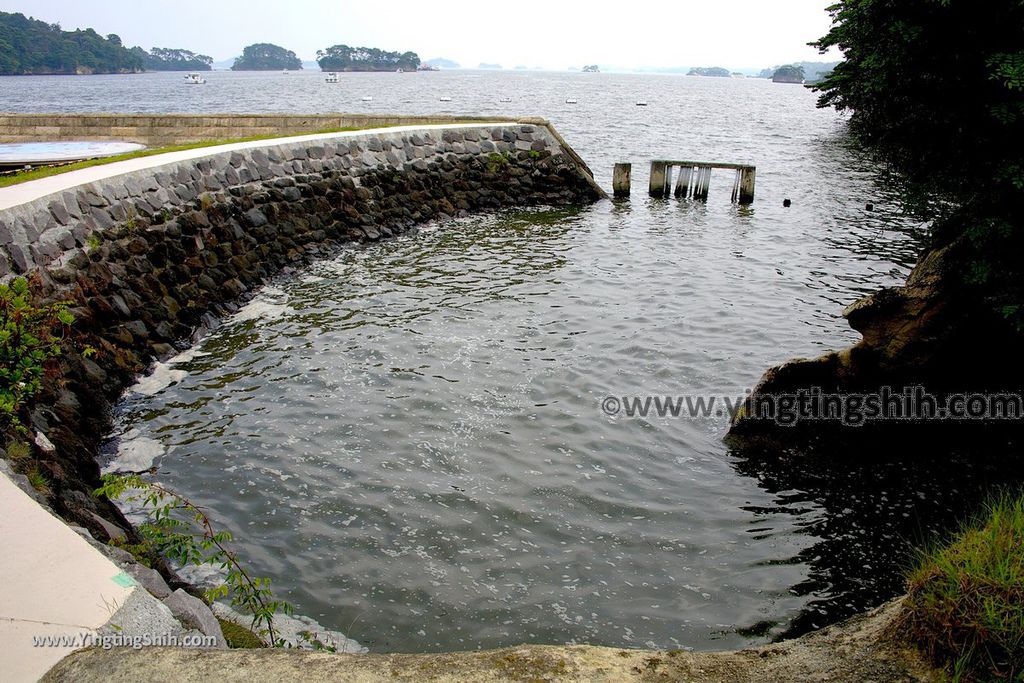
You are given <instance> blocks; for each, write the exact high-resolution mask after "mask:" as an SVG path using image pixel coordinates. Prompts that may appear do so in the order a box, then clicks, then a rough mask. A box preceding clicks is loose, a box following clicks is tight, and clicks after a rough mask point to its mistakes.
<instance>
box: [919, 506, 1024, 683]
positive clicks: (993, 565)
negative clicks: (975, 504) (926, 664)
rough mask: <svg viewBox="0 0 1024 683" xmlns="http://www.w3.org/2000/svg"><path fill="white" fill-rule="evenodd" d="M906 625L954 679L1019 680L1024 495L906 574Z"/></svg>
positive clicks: (1022, 674) (991, 511) (1023, 648)
mask: <svg viewBox="0 0 1024 683" xmlns="http://www.w3.org/2000/svg"><path fill="white" fill-rule="evenodd" d="M909 593H910V595H909V598H908V600H907V602H906V606H907V608H908V614H907V623H908V625H909V627H910V629H911V634H912V636H913V637H914V639H915V640H916V641H917V642H918V643H919V644H920V645H921V646H922V647H923V648H924V650H925V651H926V652H927V653H928V654H929V655H930V656H931V657H932V658H933V659H934V661H935V662H936V663H937V664H939V665H941V666H945V667H946V668H947V669H948V670H949V672H950V674H951V675H952V677H953V680H954V681H1024V496H1018V497H1010V496H1003V497H1000V498H997V499H995V500H994V501H993V502H991V503H989V504H988V505H987V506H986V509H985V514H984V516H983V517H982V518H980V519H979V520H977V521H975V522H974V523H971V524H968V525H966V526H965V527H964V528H963V529H962V530H961V531H960V532H959V533H958V534H957V535H956V536H955V537H954V538H953V539H952V541H951V542H950V543H948V544H947V545H943V546H939V547H935V548H931V549H929V550H926V551H924V552H922V554H921V558H920V560H919V562H918V564H917V566H916V568H915V569H914V570H913V571H912V572H911V574H910V576H909Z"/></svg>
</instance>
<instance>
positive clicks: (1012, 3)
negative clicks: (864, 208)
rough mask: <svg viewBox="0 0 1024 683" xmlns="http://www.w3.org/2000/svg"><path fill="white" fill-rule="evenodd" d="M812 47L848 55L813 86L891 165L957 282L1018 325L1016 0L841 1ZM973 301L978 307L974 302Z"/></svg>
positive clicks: (1021, 5) (1022, 319) (1023, 238)
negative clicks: (957, 256) (961, 251)
mask: <svg viewBox="0 0 1024 683" xmlns="http://www.w3.org/2000/svg"><path fill="white" fill-rule="evenodd" d="M828 11H829V12H830V13H831V15H832V20H833V23H832V28H831V30H830V31H829V33H828V34H827V35H826V36H824V37H823V38H821V39H820V40H819V41H817V42H816V43H813V45H814V46H816V47H818V48H819V49H820V50H822V51H825V50H828V49H830V48H834V47H837V48H839V49H840V50H842V51H843V54H844V55H845V57H846V59H845V61H843V62H842V63H840V64H839V65H838V66H836V68H835V69H834V70H833V71H832V73H831V74H830V75H829V76H828V77H826V78H825V79H824V80H822V81H821V82H820V83H818V84H816V85H815V86H814V89H815V90H817V91H819V92H821V97H820V98H819V106H822V107H827V106H833V107H835V108H837V109H839V110H845V111H849V112H850V113H851V118H850V124H851V129H852V131H853V132H854V133H855V134H856V135H857V136H858V138H859V139H860V140H862V141H864V142H865V143H867V144H868V145H869V146H871V147H873V148H874V149H875V150H876V151H877V152H878V154H879V156H880V158H881V159H883V160H884V161H886V162H888V163H889V164H890V166H891V167H892V168H893V169H895V170H896V171H898V172H899V176H900V177H901V178H902V181H903V185H904V188H905V189H906V190H908V193H907V196H908V197H909V198H910V199H911V202H910V205H911V206H912V207H914V208H915V209H917V210H919V211H923V213H924V214H925V215H926V216H927V217H930V218H938V219H940V220H938V221H937V222H936V227H935V230H934V239H935V241H936V243H937V244H949V243H952V242H953V241H954V240H955V241H957V242H958V244H961V245H964V248H965V249H966V252H965V254H966V255H965V257H964V258H965V259H966V262H965V263H964V264H963V272H962V273H961V274H960V275H959V278H960V284H961V285H962V287H963V291H964V292H969V293H970V296H972V297H973V300H974V301H976V302H977V305H978V306H979V307H981V306H985V307H988V309H989V310H992V311H995V312H996V313H997V314H998V315H1001V316H1002V317H1003V318H1004V319H1005V320H1007V321H1008V322H1009V323H1010V324H1011V325H1012V326H1013V327H1014V328H1016V330H1017V331H1018V332H1022V333H1024V259H1022V258H1021V255H1022V254H1024V230H1022V229H1021V227H1022V226H1021V219H1020V215H1021V214H1020V208H1019V207H1020V202H1021V200H1022V199H1024V0H970V1H968V0H840V1H839V2H837V3H836V4H835V5H832V6H831V7H830V8H829V10H828ZM979 310H980V309H979Z"/></svg>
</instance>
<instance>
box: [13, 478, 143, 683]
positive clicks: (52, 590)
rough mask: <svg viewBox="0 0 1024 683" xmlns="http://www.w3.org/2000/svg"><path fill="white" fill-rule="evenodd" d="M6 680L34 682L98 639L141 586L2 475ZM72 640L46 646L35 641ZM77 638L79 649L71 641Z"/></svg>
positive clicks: (76, 644)
mask: <svg viewBox="0 0 1024 683" xmlns="http://www.w3.org/2000/svg"><path fill="white" fill-rule="evenodd" d="M0 542H2V543H3V546H4V547H3V553H2V555H0V679H3V680H4V681H10V682H12V683H13V682H16V681H35V680H38V679H39V678H40V677H42V675H43V674H44V673H46V671H47V670H48V669H49V668H50V667H52V666H53V665H54V664H56V663H57V662H58V661H60V660H61V659H62V658H63V657H65V656H66V655H68V654H70V653H71V652H73V651H74V650H77V649H79V648H80V647H82V645H83V644H88V643H84V642H83V640H84V639H86V638H88V637H89V635H95V634H96V633H97V631H98V629H99V628H100V627H102V626H103V625H104V624H106V623H107V622H108V621H110V618H111V616H112V615H113V613H114V612H115V611H116V610H117V609H118V608H119V607H120V606H121V605H124V603H125V601H126V600H127V599H128V597H129V596H130V595H131V594H132V593H133V592H134V591H135V590H137V589H136V584H135V582H134V581H133V580H132V579H131V577H129V576H128V575H127V574H125V573H124V572H122V571H121V569H120V568H119V567H118V566H117V565H115V564H114V563H113V562H111V561H110V560H109V559H107V558H106V557H104V556H103V555H102V554H101V553H100V552H99V551H98V550H96V549H95V548H93V547H92V546H91V545H89V543H88V542H87V541H86V540H85V539H84V538H82V537H81V536H79V535H78V534H77V533H75V532H74V531H73V530H72V529H71V528H70V527H68V526H67V525H66V524H65V523H64V522H63V521H61V520H60V519H58V518H56V517H54V516H53V515H51V514H50V513H49V512H47V511H46V510H44V509H43V508H42V507H40V506H39V504H37V503H36V502H35V501H34V500H32V499H31V498H29V497H28V495H27V494H26V493H25V492H24V491H22V490H21V489H20V488H18V487H17V486H16V485H15V484H14V482H12V481H11V480H10V479H8V478H7V476H6V475H4V474H2V473H0ZM46 636H54V637H58V638H59V637H61V636H67V637H68V639H67V640H66V641H65V642H63V643H60V642H51V643H48V644H46V646H39V645H38V644H34V643H33V639H34V638H42V637H46ZM74 639H78V640H77V643H75V642H73V640H74Z"/></svg>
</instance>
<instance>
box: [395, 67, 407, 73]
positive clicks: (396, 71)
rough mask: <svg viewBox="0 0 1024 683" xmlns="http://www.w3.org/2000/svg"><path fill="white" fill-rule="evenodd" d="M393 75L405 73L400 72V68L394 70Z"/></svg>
mask: <svg viewBox="0 0 1024 683" xmlns="http://www.w3.org/2000/svg"><path fill="white" fill-rule="evenodd" d="M395 73H396V74H401V73H405V72H404V71H402V67H398V68H397V69H395Z"/></svg>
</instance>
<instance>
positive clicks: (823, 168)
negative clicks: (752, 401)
mask: <svg viewBox="0 0 1024 683" xmlns="http://www.w3.org/2000/svg"><path fill="white" fill-rule="evenodd" d="M179 80H180V74H153V75H144V76H127V77H125V76H119V77H79V78H62V77H47V78H27V77H26V78H17V79H12V78H5V79H0V95H2V96H3V100H4V103H5V108H8V109H20V110H24V111H57V110H75V111H77V110H83V109H85V110H93V111H135V110H138V111H156V112H162V111H186V112H217V111H388V112H394V111H398V112H405V113H430V112H439V111H446V110H448V111H451V112H453V113H473V114H527V115H541V116H545V117H548V118H550V119H551V120H552V121H553V122H554V124H555V125H556V127H557V128H558V130H559V131H560V132H561V133H562V134H563V135H564V136H565V137H566V139H567V140H568V141H569V142H570V143H571V144H572V145H573V146H574V147H575V148H576V150H577V151H578V152H580V154H581V155H582V156H583V157H584V158H585V159H586V160H587V161H588V162H589V163H590V165H591V166H592V167H593V169H594V171H595V174H596V176H597V178H598V180H599V182H601V183H602V184H603V185H604V186H606V187H607V186H608V185H609V183H610V175H611V166H612V164H613V163H614V162H615V161H622V160H629V161H633V162H634V195H633V199H632V201H630V202H624V203H612V202H610V201H604V202H600V203H597V204H595V205H593V206H589V207H584V208H580V209H574V210H537V211H529V212H508V213H501V214H497V215H486V216H479V217H474V218H471V219H463V220H459V221H455V222H451V223H444V224H433V225H429V226H425V227H424V228H423V229H422V230H420V231H418V232H416V233H414V234H409V235H407V236H404V237H401V238H399V239H395V240H391V241H388V242H384V243H379V244H374V245H371V246H366V247H352V248H349V249H346V250H345V251H343V252H342V253H340V254H339V255H338V256H337V257H336V258H334V259H332V260H330V261H326V262H321V263H318V264H316V265H314V266H313V267H311V268H310V269H309V270H308V271H306V272H304V273H303V274H301V275H300V276H297V277H294V278H291V279H285V280H282V281H280V282H279V283H277V284H276V285H275V286H274V287H271V288H268V289H267V290H265V291H264V292H263V293H262V294H261V295H260V296H259V297H258V298H257V299H256V300H255V301H253V302H251V303H250V304H248V305H247V306H246V307H245V308H244V309H243V310H242V311H241V312H240V314H239V315H237V316H236V317H235V318H233V319H232V320H229V321H227V323H226V324H225V325H224V326H223V327H222V328H221V329H220V330H219V331H217V332H216V333H215V334H213V335H211V336H210V337H208V338H207V339H205V340H204V341H203V342H202V343H201V344H200V345H199V347H198V353H197V354H196V355H194V356H192V357H191V358H190V359H185V360H183V361H182V362H180V363H178V364H176V365H175V366H174V370H175V371H176V372H173V373H169V376H170V377H171V379H173V380H175V382H174V383H173V384H172V385H171V386H169V387H167V388H164V389H163V390H161V391H159V392H157V393H155V395H143V394H137V393H136V394H132V395H130V396H129V397H127V398H126V400H125V402H124V404H123V406H122V413H121V415H120V417H119V421H120V428H121V430H122V431H123V432H125V433H126V434H125V438H124V439H122V442H121V456H122V460H121V462H129V461H132V459H131V458H129V457H128V456H135V458H134V461H133V462H135V463H136V464H138V463H139V462H140V461H144V460H145V459H146V457H151V456H154V455H155V456H156V464H157V465H158V467H159V474H158V477H159V479H160V480H161V481H162V482H164V483H165V484H167V485H169V486H171V487H172V488H174V489H176V490H179V491H181V492H183V493H186V494H187V495H189V496H191V497H192V498H193V499H194V500H196V501H197V502H199V503H201V504H203V505H206V506H208V507H209V509H210V510H211V512H212V513H213V515H214V517H215V518H216V519H217V520H219V521H220V522H221V523H222V524H224V525H225V526H226V527H228V528H230V529H232V530H234V531H235V532H236V533H237V536H238V538H239V542H240V544H241V546H242V550H243V553H244V554H245V556H246V557H248V558H250V560H251V562H252V564H253V565H254V567H255V568H256V571H257V572H259V573H262V574H266V575H269V576H272V577H273V579H274V581H275V584H276V586H277V588H278V591H279V592H280V594H281V595H282V597H284V598H286V599H288V600H290V601H292V602H293V603H294V604H295V605H296V607H297V609H298V611H300V612H302V613H305V614H309V615H311V616H313V617H315V618H317V619H318V620H319V621H320V622H321V623H323V624H324V625H325V626H328V627H330V628H334V629H339V630H342V631H344V632H346V633H347V634H349V635H350V636H352V637H354V638H356V639H358V640H360V641H361V642H362V643H363V644H364V645H367V646H369V647H370V648H372V649H376V650H397V651H423V650H439V649H451V648H476V647H494V646H500V645H508V644H514V643H521V642H589V643H595V644H606V645H614V646H651V647H665V648H673V647H694V648H698V649H712V648H724V647H732V646H741V645H747V644H751V643H755V642H763V641H764V640H765V639H767V638H770V637H773V636H778V635H780V634H782V633H786V632H799V631H801V630H805V629H807V628H811V627H813V626H815V625H821V624H824V623H827V622H828V621H829V620H833V619H836V618H838V617H840V616H844V615H845V614H848V613H851V612H853V611H856V610H859V609H862V608H864V607H866V606H869V605H872V604H875V603H877V602H878V601H880V600H881V599H883V598H884V597H886V596H888V595H891V594H892V593H893V592H895V591H896V590H898V588H899V578H898V577H899V574H898V571H897V568H898V565H899V563H900V562H901V561H902V560H903V558H904V557H905V554H904V551H905V546H906V541H907V540H909V539H911V538H913V537H915V536H919V535H920V533H919V532H921V531H922V530H924V529H926V528H928V527H929V525H931V524H935V523H936V520H939V519H946V518H947V517H948V516H949V515H951V514H955V513H957V512H959V511H960V509H961V508H962V506H963V503H962V501H961V497H962V496H964V495H966V493H965V492H966V491H967V490H968V489H971V490H973V489H980V488H983V487H984V480H985V477H986V476H987V475H985V474H979V475H977V477H976V479H977V481H975V480H973V479H970V478H969V477H961V475H957V476H958V477H961V478H960V479H959V482H960V483H959V488H957V487H953V489H952V492H950V487H949V486H948V481H949V479H948V478H944V477H948V476H951V475H945V474H942V473H938V472H935V471H932V470H930V469H928V468H925V469H926V470H927V471H924V472H921V471H920V470H921V469H922V468H916V469H915V472H914V474H913V475H912V476H911V475H910V474H908V473H907V472H905V471H903V469H902V468H900V467H899V466H892V467H890V468H882V469H879V468H877V467H870V468H868V467H863V468H860V469H858V468H857V467H856V464H855V463H854V464H852V465H851V469H850V470H849V471H845V472H844V473H842V474H837V473H829V472H818V473H814V472H810V473H808V472H793V471H790V470H787V469H782V470H772V469H771V468H770V467H769V466H760V465H754V464H751V463H749V462H746V461H742V460H740V459H738V458H735V457H733V456H732V455H730V454H729V453H728V452H727V450H726V449H725V447H724V446H723V444H722V443H721V438H722V436H723V434H724V433H725V430H726V426H727V418H726V417H724V416H713V417H709V418H705V419H699V420H684V419H657V418H652V419H649V420H643V419H629V418H625V417H618V418H610V417H608V416H606V415H605V414H604V413H602V410H601V401H602V399H603V398H604V397H606V396H624V395H647V394H654V395H665V394H668V395H680V394H687V395H698V394H712V395H717V394H722V393H724V394H727V395H742V392H743V391H744V390H745V389H746V388H748V387H750V386H752V385H753V384H754V383H755V382H756V380H757V379H758V377H759V376H760V374H761V372H762V371H763V370H764V369H765V368H766V367H767V366H769V365H771V364H775V363H778V362H780V361H783V360H785V359H786V358H788V357H791V356H798V355H815V354H818V353H821V352H823V351H825V350H827V349H831V348H835V347H838V346H841V345H845V344H848V343H850V342H853V341H855V340H856V338H857V336H856V334H855V333H853V332H852V331H851V330H850V329H849V328H848V327H847V325H846V324H845V322H844V321H843V320H842V319H841V318H840V317H839V314H840V311H841V310H842V308H843V306H845V305H846V304H848V303H850V302H852V301H853V300H855V299H856V298H858V297H859V296H861V295H862V294H864V293H867V292H870V291H872V290H875V289H877V288H879V287H882V286H889V285H894V284H897V283H899V282H900V281H901V280H902V278H903V277H905V275H906V273H907V272H908V269H909V266H910V265H911V264H912V262H913V260H914V258H915V256H916V254H917V251H918V248H919V246H920V244H921V239H922V237H923V235H924V228H923V227H922V226H919V225H918V224H917V223H916V222H915V221H914V220H912V219H910V218H908V217H905V216H903V215H901V214H900V212H899V210H898V208H897V206H896V203H895V200H894V198H893V197H892V196H891V195H890V194H888V193H887V191H886V190H885V188H884V187H882V186H881V185H880V183H879V182H878V178H877V176H876V173H875V170H874V169H873V168H872V166H871V164H870V163H869V162H868V161H867V159H866V158H864V157H862V156H861V155H859V154H858V153H857V152H856V151H855V149H853V148H852V147H851V146H850V145H849V143H848V142H847V141H846V140H845V139H844V137H843V131H844V125H843V121H842V119H841V118H840V117H839V116H838V115H836V114H835V113H833V112H830V111H819V110H816V109H815V107H814V95H813V94H812V93H810V92H808V91H806V90H804V89H802V88H800V87H794V86H784V85H774V84H772V83H769V82H766V81H761V80H731V79H707V78H705V79H702V78H688V77H679V76H639V75H611V74H548V73H512V72H500V73H484V72H449V73H444V72H442V73H428V74H402V75H398V74H351V75H342V77H341V83H339V84H338V85H330V84H326V83H324V82H323V79H322V76H321V75H319V74H308V73H307V74H297V73H292V74H276V73H275V74H231V73H221V72H218V73H212V74H210V75H209V83H208V84H207V85H205V86H198V87H196V86H188V87H186V86H184V85H180V84H179ZM365 95H370V96H373V98H374V99H373V101H372V102H370V103H362V102H360V98H361V97H362V96H365ZM442 95H446V96H450V97H451V98H452V102H450V103H440V102H439V101H438V98H439V97H440V96H442ZM500 97H511V98H512V102H511V103H509V104H499V103H498V99H499V98H500ZM569 97H572V98H576V99H578V102H579V103H578V104H577V105H567V104H565V100H566V98H569ZM640 99H642V100H646V101H647V102H648V103H649V106H648V107H646V108H638V107H636V106H635V102H636V101H637V100H640ZM446 108H447V109H446ZM659 157H660V158H664V157H669V158H672V157H675V158H697V159H716V160H723V161H733V162H750V163H755V164H757V167H758V176H757V201H756V202H755V203H754V204H753V205H752V206H750V207H745V208H741V207H737V206H735V205H732V204H730V203H729V191H730V189H731V177H730V176H728V175H727V174H723V175H721V176H719V175H717V174H716V176H715V177H714V179H713V181H712V187H711V196H710V199H709V201H708V202H707V203H706V204H703V203H689V202H678V201H675V200H669V201H655V200H650V199H648V198H647V197H646V193H645V192H644V191H643V190H644V186H645V184H646V180H647V173H646V169H645V166H646V162H647V161H648V160H650V159H651V158H659ZM783 198H790V199H792V201H793V206H792V208H790V209H784V208H783V207H782V200H783ZM869 201H870V202H873V203H874V204H875V206H876V210H875V211H874V212H867V211H865V209H864V204H865V203H866V202H869ZM185 373H187V374H185ZM164 375H168V373H164ZM979 482H980V483H979ZM972 487H973V488H972Z"/></svg>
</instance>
